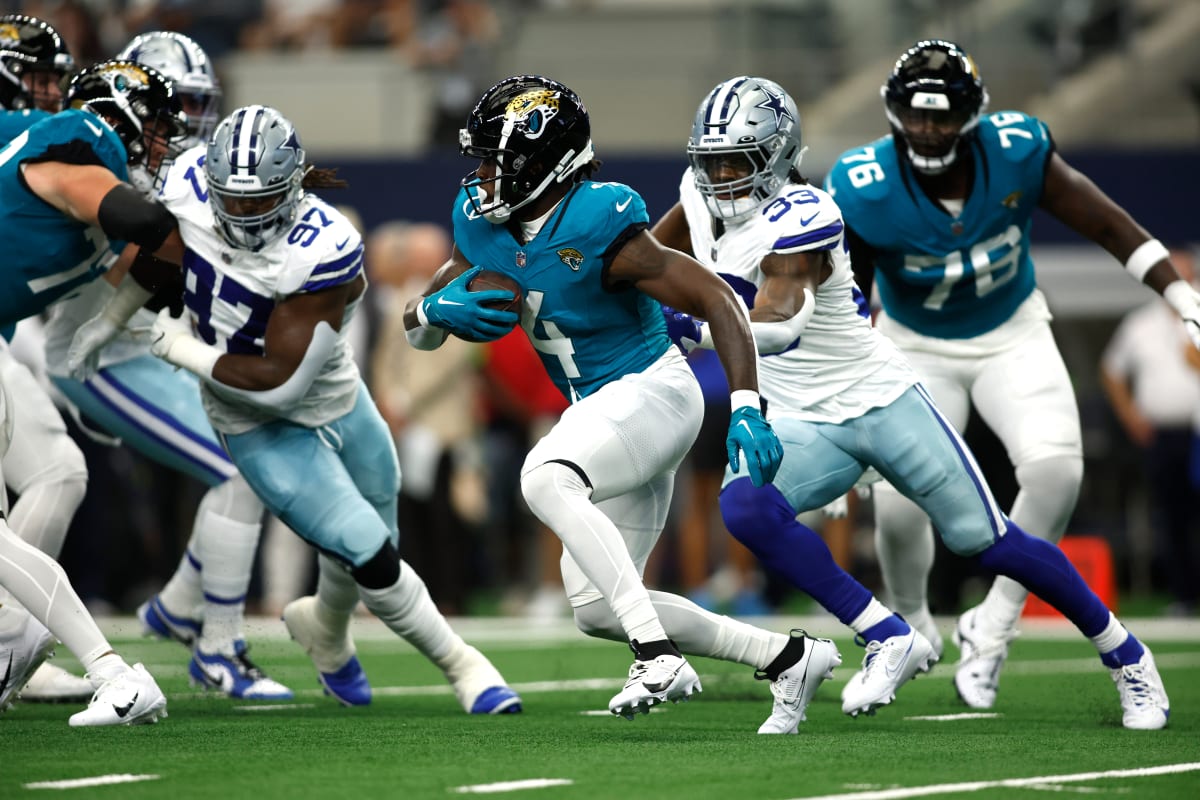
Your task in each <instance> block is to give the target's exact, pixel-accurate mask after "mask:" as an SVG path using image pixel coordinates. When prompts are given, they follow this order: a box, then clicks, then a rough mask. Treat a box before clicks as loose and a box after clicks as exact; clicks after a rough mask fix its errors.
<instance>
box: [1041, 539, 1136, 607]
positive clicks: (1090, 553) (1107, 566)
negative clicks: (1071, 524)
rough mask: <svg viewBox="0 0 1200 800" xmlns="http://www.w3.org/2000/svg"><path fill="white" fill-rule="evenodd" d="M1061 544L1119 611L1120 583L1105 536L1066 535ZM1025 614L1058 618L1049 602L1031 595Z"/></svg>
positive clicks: (1108, 603) (1089, 582) (1090, 583)
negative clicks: (1114, 571)
mask: <svg viewBox="0 0 1200 800" xmlns="http://www.w3.org/2000/svg"><path fill="white" fill-rule="evenodd" d="M1058 546H1059V547H1060V548H1061V549H1062V551H1063V552H1064V553H1066V555H1067V558H1068V559H1069V560H1070V561H1071V563H1072V564H1074V565H1075V569H1077V570H1079V574H1080V575H1082V576H1083V580H1084V582H1086V583H1087V585H1088V586H1089V587H1091V590H1092V591H1093V592H1095V593H1096V595H1097V596H1098V597H1099V598H1100V599H1101V600H1102V601H1103V602H1104V604H1105V605H1106V606H1108V607H1109V608H1110V609H1112V610H1113V611H1114V612H1115V611H1116V610H1117V582H1116V578H1115V576H1114V574H1113V559H1112V548H1110V547H1109V546H1108V540H1107V539H1105V538H1104V537H1103V536H1064V537H1063V538H1062V541H1060V542H1059V543H1058ZM1021 616H1023V617H1059V618H1062V614H1060V613H1058V612H1057V611H1055V610H1054V608H1052V607H1051V606H1050V604H1049V603H1047V602H1045V601H1044V600H1042V599H1041V598H1040V597H1037V596H1036V595H1033V594H1030V595H1029V600H1028V601H1027V602H1026V603H1025V611H1024V612H1023V613H1022V614H1021Z"/></svg>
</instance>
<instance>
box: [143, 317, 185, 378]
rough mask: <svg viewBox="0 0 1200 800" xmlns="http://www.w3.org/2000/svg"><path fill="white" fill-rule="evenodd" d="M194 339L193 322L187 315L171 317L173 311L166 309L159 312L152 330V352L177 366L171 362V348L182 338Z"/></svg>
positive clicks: (173, 362)
mask: <svg viewBox="0 0 1200 800" xmlns="http://www.w3.org/2000/svg"><path fill="white" fill-rule="evenodd" d="M184 337H186V338H188V339H191V338H192V320H191V317H190V316H188V315H187V314H186V313H185V314H184V315H183V316H181V317H173V316H171V309H169V308H164V309H162V310H161V311H159V312H158V317H157V318H155V320H154V325H153V326H151V328H150V352H151V353H153V354H154V355H156V356H158V357H159V358H161V359H162V360H163V361H166V362H168V363H171V364H175V366H179V364H177V363H176V362H175V361H172V360H171V347H172V346H173V345H174V344H175V343H176V342H178V341H179V340H180V339H181V338H184Z"/></svg>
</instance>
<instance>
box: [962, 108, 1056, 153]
mask: <svg viewBox="0 0 1200 800" xmlns="http://www.w3.org/2000/svg"><path fill="white" fill-rule="evenodd" d="M979 140H980V142H981V143H982V144H983V146H984V148H985V149H986V152H987V153H988V154H989V155H999V156H1000V157H1001V158H1003V159H1005V160H1006V161H1011V162H1015V163H1020V162H1023V161H1027V160H1028V159H1031V158H1032V159H1036V160H1037V161H1038V162H1040V161H1041V160H1043V159H1044V158H1045V155H1046V152H1047V151H1048V150H1049V149H1050V148H1051V147H1052V140H1051V138H1050V131H1049V130H1048V129H1047V128H1046V125H1045V123H1043V122H1042V121H1041V120H1039V119H1038V118H1037V117H1031V116H1029V115H1028V114H1024V113H1022V112H1020V111H996V112H993V113H991V114H988V115H986V116H985V117H984V118H983V119H981V120H979Z"/></svg>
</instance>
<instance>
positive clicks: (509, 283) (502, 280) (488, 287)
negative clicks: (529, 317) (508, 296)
mask: <svg viewBox="0 0 1200 800" xmlns="http://www.w3.org/2000/svg"><path fill="white" fill-rule="evenodd" d="M467 289H468V290H469V291H472V292H487V291H496V290H499V291H504V292H512V295H513V298H512V300H495V301H493V302H491V303H485V305H487V306H488V307H490V308H497V309H500V310H502V311H511V312H513V313H514V314H516V315H517V317H518V318H520V316H521V306H522V304H523V303H524V300H525V295H524V293H523V292H522V291H521V284H519V283H517V281H516V280H515V279H514V278H512V277H510V276H508V275H505V274H504V273H503V272H496V271H495V270H490V269H484V270H480V271H479V272H478V273H476V275H475V277H473V278H471V280H470V282H469V283H468V284H467ZM459 338H462V339H466V340H467V341H468V342H479V341H483V340H482V339H475V338H473V337H470V336H461V337H459Z"/></svg>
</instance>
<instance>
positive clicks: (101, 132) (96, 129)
mask: <svg viewBox="0 0 1200 800" xmlns="http://www.w3.org/2000/svg"><path fill="white" fill-rule="evenodd" d="M83 124H84V125H87V126H88V127H89V128H91V129H92V133H94V134H96V135H97V136H103V135H104V129H103V128H101V127H100V126H98V125H96V124H95V123H93V122H92V121H91V120H87V119H85V120H84V121H83Z"/></svg>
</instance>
